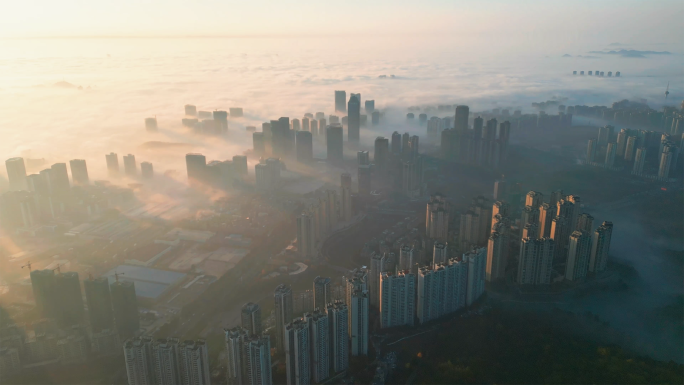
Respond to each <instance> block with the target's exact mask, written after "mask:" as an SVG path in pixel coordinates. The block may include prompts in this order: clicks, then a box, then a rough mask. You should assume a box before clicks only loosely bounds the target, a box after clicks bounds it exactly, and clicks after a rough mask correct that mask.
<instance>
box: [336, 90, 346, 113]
mask: <svg viewBox="0 0 684 385" xmlns="http://www.w3.org/2000/svg"><path fill="white" fill-rule="evenodd" d="M335 112H345V113H346V112H347V92H346V91H335Z"/></svg>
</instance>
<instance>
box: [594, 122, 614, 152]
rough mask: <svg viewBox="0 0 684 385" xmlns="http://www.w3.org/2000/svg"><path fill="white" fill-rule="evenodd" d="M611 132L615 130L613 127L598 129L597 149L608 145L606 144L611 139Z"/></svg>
mask: <svg viewBox="0 0 684 385" xmlns="http://www.w3.org/2000/svg"><path fill="white" fill-rule="evenodd" d="M613 130H615V127H613V126H610V125H606V126H603V127H599V132H598V143H597V144H598V147H599V148H601V147H605V146H607V145H608V142H610V140H611V139H612V137H613Z"/></svg>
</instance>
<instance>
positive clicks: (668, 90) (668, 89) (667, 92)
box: [665, 82, 670, 99]
mask: <svg viewBox="0 0 684 385" xmlns="http://www.w3.org/2000/svg"><path fill="white" fill-rule="evenodd" d="M669 94H670V82H667V88H666V89H665V99H667V95H669Z"/></svg>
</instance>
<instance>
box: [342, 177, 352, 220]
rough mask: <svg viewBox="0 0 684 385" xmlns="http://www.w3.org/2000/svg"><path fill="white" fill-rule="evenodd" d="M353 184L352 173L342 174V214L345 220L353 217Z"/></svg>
mask: <svg viewBox="0 0 684 385" xmlns="http://www.w3.org/2000/svg"><path fill="white" fill-rule="evenodd" d="M351 184H352V183H351V175H349V174H347V173H344V174H342V175H340V197H341V202H340V203H341V206H340V216H341V219H342V221H344V222H347V221H349V220H351V218H352V203H351V193H352V191H351V187H352V186H351Z"/></svg>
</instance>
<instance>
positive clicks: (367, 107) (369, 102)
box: [364, 100, 375, 115]
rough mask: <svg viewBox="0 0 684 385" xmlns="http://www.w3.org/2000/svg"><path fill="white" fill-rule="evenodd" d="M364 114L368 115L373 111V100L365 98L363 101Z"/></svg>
mask: <svg viewBox="0 0 684 385" xmlns="http://www.w3.org/2000/svg"><path fill="white" fill-rule="evenodd" d="M364 106H365V110H366V114H368V115H370V114H372V113H373V111H375V100H366V101H365V102H364Z"/></svg>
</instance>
